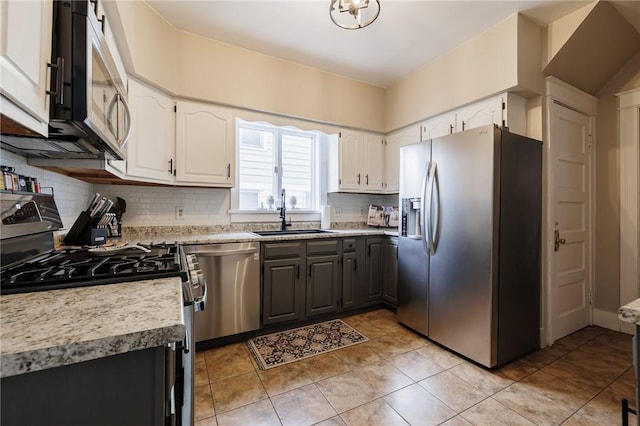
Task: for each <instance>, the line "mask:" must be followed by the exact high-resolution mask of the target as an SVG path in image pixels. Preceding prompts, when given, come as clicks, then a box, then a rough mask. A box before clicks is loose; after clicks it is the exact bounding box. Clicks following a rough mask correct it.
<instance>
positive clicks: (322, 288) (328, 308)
mask: <svg viewBox="0 0 640 426" xmlns="http://www.w3.org/2000/svg"><path fill="white" fill-rule="evenodd" d="M338 260H339V258H338V255H337V254H332V255H326V256H310V257H307V270H308V275H307V294H306V296H307V309H306V314H307V317H312V316H315V315H323V314H330V313H332V312H338V306H339V304H338V302H339V300H340V295H339V294H338V292H339V287H340V265H339V262H338Z"/></svg>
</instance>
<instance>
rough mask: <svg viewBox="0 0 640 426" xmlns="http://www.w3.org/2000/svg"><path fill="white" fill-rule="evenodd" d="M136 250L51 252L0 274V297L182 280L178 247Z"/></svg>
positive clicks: (183, 273) (153, 247) (151, 247)
mask: <svg viewBox="0 0 640 426" xmlns="http://www.w3.org/2000/svg"><path fill="white" fill-rule="evenodd" d="M140 246H142V247H145V248H146V249H148V250H150V252H149V253H147V252H145V251H142V250H140V249H137V248H122V249H119V250H113V251H109V250H108V249H107V250H104V249H97V250H88V249H65V250H53V251H50V252H47V253H44V254H41V255H39V256H36V257H34V258H31V259H28V260H26V261H25V262H24V263H21V264H19V265H14V266H11V267H9V268H6V269H3V270H2V271H0V294H14V293H26V292H33V291H45V290H55V289H62V288H71V287H83V286H92V285H102V284H116V283H121V282H126V281H137V280H145V279H157V278H169V277H181V278H182V280H183V281H185V280H186V278H187V274H186V272H185V271H183V268H182V267H181V263H180V255H179V249H178V245H177V244H167V243H161V244H149V245H140Z"/></svg>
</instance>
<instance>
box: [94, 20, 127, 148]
mask: <svg viewBox="0 0 640 426" xmlns="http://www.w3.org/2000/svg"><path fill="white" fill-rule="evenodd" d="M87 15H88V16H87V20H86V23H87V52H86V53H87V58H91V60H90V61H89V60H88V61H87V68H88V69H87V88H86V89H87V103H88V105H87V118H86V120H85V122H84V124H85V125H86V126H87V127H89V128H90V129H91V131H93V132H94V133H95V134H96V135H97V136H99V137H100V139H102V141H104V142H105V143H106V144H107V145H108V146H109V148H110V149H111V150H113V151H115V153H117V154H119V155H120V156H121V157H122V158H124V148H125V145H126V143H127V140H128V139H129V136H130V133H131V113H130V111H129V106H128V105H127V101H126V95H125V90H124V84H123V82H122V81H121V80H120V78H119V77H118V73H117V72H115V71H114V70H115V69H116V67H115V63H114V61H113V57H112V56H111V52H110V51H109V47H108V46H107V44H106V41H105V39H104V37H103V35H102V32H101V26H100V24H99V22H98V21H97V19H96V17H95V15H94V14H93V11H91V10H89V13H88V14H87Z"/></svg>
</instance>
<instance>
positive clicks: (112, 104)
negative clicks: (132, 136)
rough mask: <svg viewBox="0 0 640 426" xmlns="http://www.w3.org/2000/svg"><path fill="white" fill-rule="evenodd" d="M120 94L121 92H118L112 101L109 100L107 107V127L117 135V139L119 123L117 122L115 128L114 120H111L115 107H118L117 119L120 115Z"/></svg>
mask: <svg viewBox="0 0 640 426" xmlns="http://www.w3.org/2000/svg"><path fill="white" fill-rule="evenodd" d="M118 96H119V93H118V92H116V94H115V95H114V96H113V98H111V101H110V102H109V106H108V107H107V128H108V129H109V131H110V132H111V134H113V135H114V136H115V137H116V139H117V138H118V125H117V124H116V126H115V129H114V127H113V121H111V117H113V109H114V108H116V120H117V119H118V116H117V114H118V109H117V108H118Z"/></svg>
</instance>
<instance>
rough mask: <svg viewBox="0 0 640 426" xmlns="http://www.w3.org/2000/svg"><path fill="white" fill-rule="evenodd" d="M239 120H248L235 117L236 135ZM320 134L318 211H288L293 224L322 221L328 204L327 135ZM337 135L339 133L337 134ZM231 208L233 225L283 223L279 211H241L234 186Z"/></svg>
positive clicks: (237, 150)
mask: <svg viewBox="0 0 640 426" xmlns="http://www.w3.org/2000/svg"><path fill="white" fill-rule="evenodd" d="M239 120H242V121H247V122H249V121H248V120H244V119H243V118H240V117H237V116H235V117H234V121H235V129H236V135H237V134H239V133H238V124H239ZM249 123H250V124H254V125H261V124H262V125H267V126H276V125H274V124H271V123H269V122H267V121H257V122H249ZM276 127H284V128H285V129H286V128H289V129H292V130H297V131H310V130H303V129H300V128H298V127H297V126H276ZM317 132H318V133H319V134H318V139H317V140H316V143H317V150H316V155H318V156H319V161H318V168H319V170H318V178H317V179H318V187H319V188H318V203H317V204H318V210H305V209H295V210H293V209H287V220H291V222H292V223H293V222H314V221H316V222H317V221H320V216H321V211H320V209H321V208H322V205H323V204H326V202H327V137H328V136H327V135H326V134H325V133H323V132H322V131H321V130H317ZM336 133H337V132H336ZM239 149H240V147H239V144H238V143H237V141H236V163H238V162H239V161H240V155H239ZM239 169H240V168H239V167H238V166H237V164H236V167H235V173H236V178H235V181H236V182H240V176H239V174H240V170H239ZM230 201H231V208H230V210H229V221H230V222H231V223H250V222H256V223H278V222H280V221H281V219H280V217H279V215H280V212H279V211H278V210H240V209H238V206H239V205H240V196H239V187H238V186H234V187H233V188H231V200H230Z"/></svg>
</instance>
